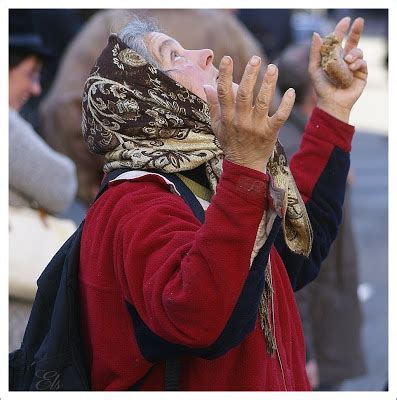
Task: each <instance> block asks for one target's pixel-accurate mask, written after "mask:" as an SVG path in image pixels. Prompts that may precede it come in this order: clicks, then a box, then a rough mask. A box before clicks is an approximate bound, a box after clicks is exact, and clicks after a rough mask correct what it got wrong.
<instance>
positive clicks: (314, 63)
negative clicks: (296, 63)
mask: <svg viewBox="0 0 397 400" xmlns="http://www.w3.org/2000/svg"><path fill="white" fill-rule="evenodd" d="M322 44H323V41H322V39H321V37H320V35H319V34H318V33H317V32H314V33H313V38H312V45H311V48H310V58H309V73H310V74H314V73H315V72H316V71H317V70H318V69H319V68H320V67H321V53H320V48H321V45H322Z"/></svg>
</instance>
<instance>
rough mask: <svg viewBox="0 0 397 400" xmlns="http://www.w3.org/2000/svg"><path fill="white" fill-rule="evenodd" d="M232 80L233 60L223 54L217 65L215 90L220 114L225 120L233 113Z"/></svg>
mask: <svg viewBox="0 0 397 400" xmlns="http://www.w3.org/2000/svg"><path fill="white" fill-rule="evenodd" d="M232 82H233V60H232V58H231V57H229V56H224V57H223V58H222V60H221V63H220V65H219V78H218V86H217V92H218V102H219V106H220V109H221V115H222V118H224V119H225V120H228V119H230V118H231V117H232V115H233V107H234V95H233V91H232Z"/></svg>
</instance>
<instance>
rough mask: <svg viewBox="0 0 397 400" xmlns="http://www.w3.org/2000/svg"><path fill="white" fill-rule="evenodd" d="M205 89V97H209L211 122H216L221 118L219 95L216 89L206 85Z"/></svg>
mask: <svg viewBox="0 0 397 400" xmlns="http://www.w3.org/2000/svg"><path fill="white" fill-rule="evenodd" d="M203 88H204V92H205V95H206V96H207V104H208V108H209V110H210V118H211V121H215V120H216V119H219V118H220V113H221V110H220V109H221V107H220V105H219V101H218V94H217V92H216V90H215V88H214V87H212V86H210V85H204V86H203Z"/></svg>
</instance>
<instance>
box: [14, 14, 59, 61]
mask: <svg viewBox="0 0 397 400" xmlns="http://www.w3.org/2000/svg"><path fill="white" fill-rule="evenodd" d="M8 47H9V51H10V52H13V53H23V54H35V55H37V56H38V57H40V58H42V59H46V58H49V57H51V55H52V54H51V52H50V50H49V49H48V48H46V47H45V45H44V42H43V39H42V37H41V35H40V34H39V33H38V32H37V31H36V30H35V29H34V24H33V14H32V12H31V10H24V9H10V11H9V45H8Z"/></svg>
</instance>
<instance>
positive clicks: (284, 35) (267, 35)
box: [237, 8, 292, 61]
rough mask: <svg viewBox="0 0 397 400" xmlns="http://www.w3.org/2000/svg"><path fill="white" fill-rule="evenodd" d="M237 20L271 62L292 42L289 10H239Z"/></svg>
mask: <svg viewBox="0 0 397 400" xmlns="http://www.w3.org/2000/svg"><path fill="white" fill-rule="evenodd" d="M237 15H238V19H239V20H240V21H241V22H242V23H243V24H244V25H245V26H246V27H247V29H248V30H249V31H250V32H251V33H252V34H253V35H254V36H255V38H256V39H257V40H258V41H259V43H260V44H261V46H262V51H263V52H264V53H265V54H267V56H268V57H269V60H270V61H273V60H274V59H275V58H276V57H277V56H278V55H279V54H280V52H281V51H283V50H284V49H285V48H286V47H287V46H288V45H289V44H290V43H291V41H292V25H291V15H292V10H291V9H286V8H285V9H277V8H273V9H241V10H239V12H238V14H237Z"/></svg>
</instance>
